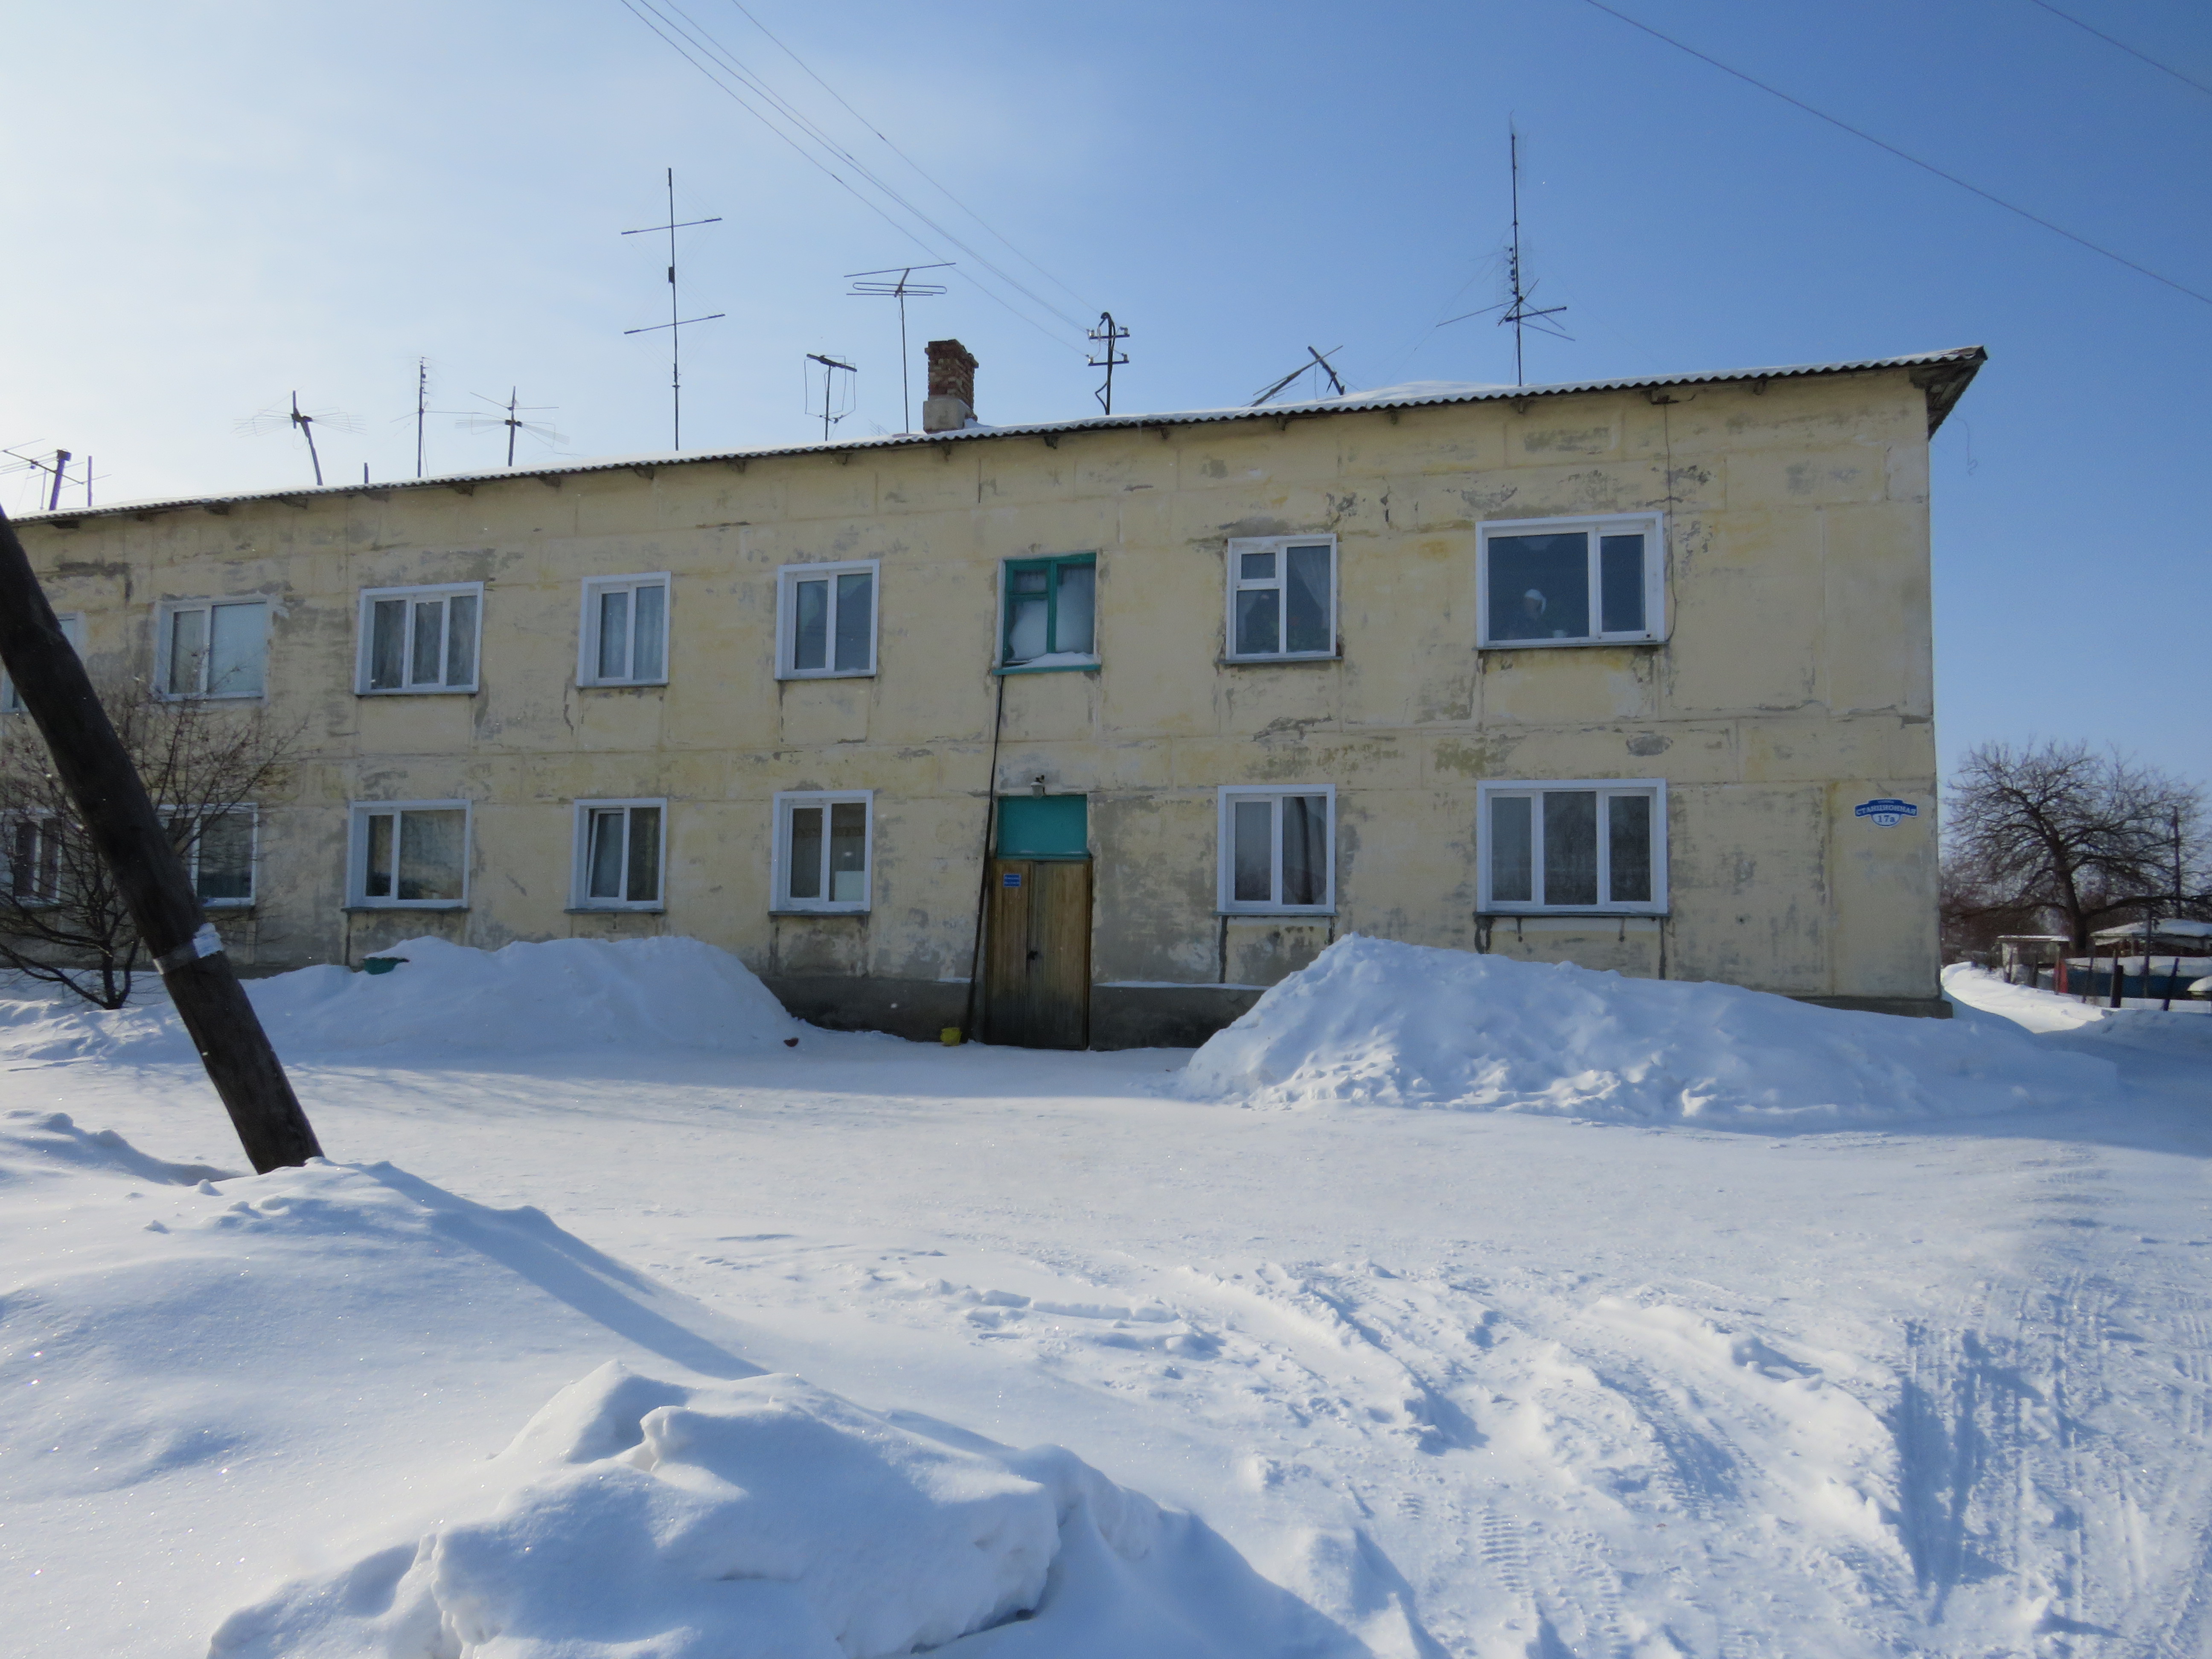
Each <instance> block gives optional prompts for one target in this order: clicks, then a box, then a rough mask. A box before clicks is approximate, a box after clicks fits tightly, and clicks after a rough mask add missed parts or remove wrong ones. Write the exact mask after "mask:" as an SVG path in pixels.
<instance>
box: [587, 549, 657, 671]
mask: <svg viewBox="0 0 2212 1659" xmlns="http://www.w3.org/2000/svg"><path fill="white" fill-rule="evenodd" d="M581 639H582V641H583V644H582V655H581V657H580V659H578V662H577V665H576V683H577V684H579V685H663V684H666V683H667V680H668V576H667V574H666V573H665V572H663V573H662V574H659V575H653V576H599V577H594V578H592V580H590V581H587V582H586V583H585V584H584V617H583V627H582V629H581Z"/></svg>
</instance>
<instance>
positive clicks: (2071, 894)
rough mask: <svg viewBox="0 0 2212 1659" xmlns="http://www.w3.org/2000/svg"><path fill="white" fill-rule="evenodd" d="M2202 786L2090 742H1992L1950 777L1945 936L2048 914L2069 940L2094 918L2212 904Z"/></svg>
mask: <svg viewBox="0 0 2212 1659" xmlns="http://www.w3.org/2000/svg"><path fill="white" fill-rule="evenodd" d="M2205 817H2206V813H2205V798H2204V791H2203V788H2202V787H2200V786H2198V785H2196V784H2191V783H2185V782H2183V781H2180V780H2179V779H2178V778H2174V777H2172V776H2170V775H2167V774H2166V773H2164V772H2161V771H2160V770H2159V769H2157V768H2156V767H2152V766H2146V765H2143V764H2142V763H2139V762H2137V761H2135V760H2132V759H2130V758H2129V757H2127V756H2125V755H2123V754H2120V753H2119V752H2118V751H2117V750H2111V751H2105V750H2093V749H2091V748H2090V747H2089V745H2088V744H2080V743H2075V744H2061V743H2044V744H2027V745H2025V746H2023V747H2021V748H2018V749H2015V748H2014V747H2013V746H2012V745H2011V744H2002V743H1989V744H1982V745H1981V746H1980V747H1978V748H1976V749H1972V750H1968V751H1967V754H1966V758H1965V759H1964V761H1963V762H1961V763H1960V768H1959V771H1958V775H1957V776H1956V777H1954V779H1953V780H1952V783H1951V793H1950V799H1949V802H1948V808H1947V813H1946V818H1945V827H1944V841H1945V848H1944V868H1943V911H1944V923H1945V933H1946V935H1947V942H1950V943H1954V945H1955V944H1963V943H1966V942H1967V941H1968V940H1969V939H1972V938H1973V936H1975V935H1977V934H1978V933H1984V932H2018V931H2025V930H2026V929H2025V927H2024V926H2023V924H2024V923H2026V922H2027V921H2028V919H2029V918H2033V917H2037V916H2045V917H2049V918H2050V919H2051V923H2052V924H2053V925H2052V926H2051V931H2052V932H2054V933H2063V934H2065V935H2066V936H2067V938H2068V939H2069V941H2070V942H2071V946H2072V948H2073V949H2075V950H2076V951H2081V950H2087V948H2088V944H2089V935H2090V934H2091V933H2093V932H2094V931H2095V930H2096V929H2097V928H2099V927H2107V926H2110V925H2112V924H2113V923H2115V922H2120V921H2137V920H2140V919H2142V918H2144V917H2147V916H2151V915H2161V916H2166V915H2175V914H2177V913H2178V914H2180V915H2191V916H2197V915H2212V892H2208V891H2207V885H2208V880H2207V876H2208V870H2207V866H2208V863H2212V843H2208V838H2207V836H2206V824H2205Z"/></svg>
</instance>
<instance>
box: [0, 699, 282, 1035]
mask: <svg viewBox="0 0 2212 1659" xmlns="http://www.w3.org/2000/svg"><path fill="white" fill-rule="evenodd" d="M100 701H101V702H102V703H103V704H105V705H106V708H107V711H108V714H109V717H110V719H111V720H112V721H113V722H114V725H115V729H116V733H117V735H118V737H120V738H122V739H123V744H124V747H125V749H126V750H129V752H130V755H131V761H132V763H133V764H134V765H136V766H137V769H138V774H139V775H140V776H141V777H142V778H143V779H144V781H145V784H146V792H147V793H148V795H149V796H150V797H151V798H152V799H153V800H154V802H155V805H157V806H158V807H159V808H161V812H162V815H163V817H166V818H167V820H168V822H169V824H170V826H171V830H172V833H173V835H174V836H176V839H177V844H178V846H179V849H181V850H182V851H183V852H184V853H185V859H186V862H187V863H188V864H194V863H196V862H197V860H196V858H195V854H197V853H199V852H200V851H201V850H203V848H204V844H205V843H206V842H207V841H208V839H209V838H210V836H211V834H212V833H213V832H214V831H215V830H216V828H217V827H218V826H219V825H220V824H221V823H222V820H223V819H225V818H226V817H228V815H230V814H232V813H234V812H238V811H242V810H246V809H250V808H252V807H253V806H255V805H258V803H259V802H261V801H262V800H264V799H267V797H268V796H269V795H270V793H273V792H274V791H275V790H276V788H278V787H280V786H281V783H282V781H283V773H284V770H285V768H286V766H287V765H288V763H289V760H290V757H291V756H292V753H293V752H294V750H295V748H296V746H297V738H298V734H297V733H296V732H276V730H274V729H273V728H272V727H271V726H270V722H269V719H268V716H267V714H266V713H265V711H264V710H263V709H262V708H260V707H259V706H258V704H243V703H230V702H210V701H206V700H200V699H192V700H174V699H168V698H163V697H157V696H155V695H154V694H153V692H152V690H151V689H150V688H149V686H148V685H147V684H146V683H145V682H144V681H143V680H137V679H131V680H124V681H120V682H111V683H110V684H106V685H104V686H102V687H101V688H100ZM143 954H144V953H143V951H142V950H141V948H140V945H139V941H138V935H137V930H136V929H135V928H134V927H132V926H131V915H130V911H129V908H128V907H127V906H126V905H125V903H124V900H123V894H122V891H121V890H120V889H119V888H118V886H117V885H116V883H115V880H114V878H113V877H112V874H111V873H110V872H109V871H108V869H107V866H106V862H105V861H104V860H102V859H101V858H100V854H99V852H98V850H97V849H96V848H95V847H94V844H93V841H92V838H91V836H90V835H89V834H88V831H87V829H86V827H85V825H84V823H82V821H81V819H80V818H79V817H78V815H77V811H76V805H75V803H74V802H73V801H72V800H71V799H70V795H69V793H68V791H67V790H65V789H64V788H63V787H62V784H61V781H60V779H59V778H58V777H57V776H56V775H55V773H54V770H53V767H52V761H51V758H50V757H49V756H48V755H47V753H46V747H45V745H44V744H43V743H41V742H40V738H39V737H38V734H37V732H36V731H35V729H34V728H33V726H32V725H31V723H30V722H29V721H28V720H20V719H15V718H12V717H10V718H8V719H7V730H6V741H5V748H4V752H0V968H5V969H14V970H15V972H17V973H19V974H21V975H26V976H27V977H28V978H31V979H33V980H38V981H44V982H45V983H47V984H50V985H59V986H64V987H68V989H70V991H72V992H74V993H75V994H77V995H78V996H81V997H82V998H84V999H85V1000H87V1001H88V1002H91V1003H94V1004H96V1005H97V1006H100V1007H102V1008H119V1007H121V1006H124V1004H125V1002H126V1001H128V1000H130V996H131V987H132V985H133V983H134V982H135V981H136V979H137V975H139V974H140V973H141V972H142V971H143V966H144V962H143Z"/></svg>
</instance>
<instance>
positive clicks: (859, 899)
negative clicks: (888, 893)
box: [774, 789, 875, 910]
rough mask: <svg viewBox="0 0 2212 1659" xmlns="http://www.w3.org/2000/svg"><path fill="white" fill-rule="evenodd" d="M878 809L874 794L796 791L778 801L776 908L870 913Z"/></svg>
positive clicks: (864, 790) (776, 806) (862, 790)
mask: <svg viewBox="0 0 2212 1659" xmlns="http://www.w3.org/2000/svg"><path fill="white" fill-rule="evenodd" d="M874 805H875V793H874V791H872V790H867V789H854V790H809V791H806V792H805V793H800V792H798V791H793V792H792V793H787V794H781V795H778V796H777V797H776V798H775V899H774V903H775V908H777V909H779V910H865V909H866V908H868V906H869V903H870V901H871V898H872V893H871V890H870V889H871V881H872V873H873V872H872V860H871V858H870V847H869V842H870V836H871V831H872V829H873V827H874V826H873V823H872V816H873V809H874Z"/></svg>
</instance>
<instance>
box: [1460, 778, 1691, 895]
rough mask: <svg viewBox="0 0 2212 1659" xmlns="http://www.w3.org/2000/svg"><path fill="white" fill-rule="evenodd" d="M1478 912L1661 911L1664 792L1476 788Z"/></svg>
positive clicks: (1623, 787) (1639, 784)
mask: <svg viewBox="0 0 2212 1659" xmlns="http://www.w3.org/2000/svg"><path fill="white" fill-rule="evenodd" d="M1475 810H1476V811H1477V813H1478V814H1479V815H1480V826H1479V829H1478V830H1477V836H1476V839H1477V842H1478V843H1479V844H1480V848H1481V872H1482V874H1481V881H1480V890H1481V898H1480V902H1481V908H1483V909H1485V910H1490V911H1498V912H1513V911H1525V912H1529V913H1532V914H1533V913H1534V912H1538V911H1566V912H1574V911H1583V912H1591V911H1601V912H1608V913H1610V912H1629V913H1638V912H1648V913H1651V914H1655V915H1656V914H1657V913H1658V912H1661V911H1663V910H1664V909H1665V908H1667V786H1666V785H1665V784H1663V783H1660V782H1656V781H1651V780H1648V779H1618V778H1615V779H1595V780H1590V779H1583V780H1577V781H1563V782H1558V783H1486V784H1482V785H1480V786H1479V787H1477V789H1476V792H1475Z"/></svg>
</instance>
